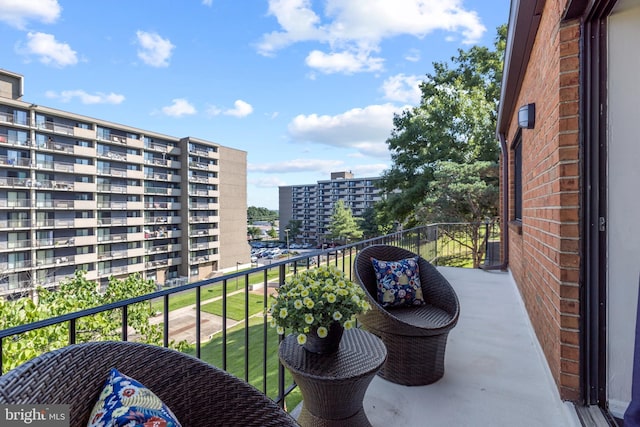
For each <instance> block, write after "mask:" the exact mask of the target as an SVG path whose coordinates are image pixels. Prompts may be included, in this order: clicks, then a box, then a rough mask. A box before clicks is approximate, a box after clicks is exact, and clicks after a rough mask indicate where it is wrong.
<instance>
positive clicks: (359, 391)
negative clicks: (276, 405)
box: [279, 329, 387, 427]
mask: <svg viewBox="0 0 640 427" xmlns="http://www.w3.org/2000/svg"><path fill="white" fill-rule="evenodd" d="M279 355H280V361H281V362H282V364H283V365H284V366H285V367H286V368H287V369H289V371H290V372H291V375H292V376H293V379H294V380H295V382H296V384H298V386H299V387H300V391H301V392H302V398H303V402H302V411H301V413H300V416H299V417H298V423H300V425H301V426H345V427H354V426H371V423H369V420H368V419H367V416H366V415H365V413H364V408H363V407H362V400H363V398H364V394H365V392H366V391H367V387H368V386H369V384H370V383H371V380H372V379H373V377H374V376H375V374H376V372H378V370H379V369H380V367H381V366H382V365H383V363H384V362H385V360H386V359H387V349H386V347H385V345H384V343H383V342H382V340H380V339H379V338H378V337H376V336H375V335H373V334H371V333H369V332H367V331H364V330H362V329H350V330H348V331H345V332H344V335H343V336H342V341H341V342H340V349H339V350H338V351H337V352H336V353H334V354H331V355H320V354H314V353H310V352H308V351H307V350H305V349H304V348H303V347H302V346H300V345H298V343H297V342H296V337H295V336H293V335H289V336H288V337H287V338H285V339H284V341H282V343H281V344H280V349H279Z"/></svg>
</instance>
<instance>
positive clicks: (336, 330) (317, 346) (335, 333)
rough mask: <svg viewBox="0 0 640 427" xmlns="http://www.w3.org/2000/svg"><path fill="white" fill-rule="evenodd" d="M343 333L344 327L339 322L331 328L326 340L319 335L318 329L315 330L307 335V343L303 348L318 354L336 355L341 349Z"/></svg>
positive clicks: (334, 323)
mask: <svg viewBox="0 0 640 427" xmlns="http://www.w3.org/2000/svg"><path fill="white" fill-rule="evenodd" d="M343 332H344V327H343V326H342V325H341V324H340V323H338V322H333V323H332V324H331V326H329V332H328V333H327V336H326V337H324V338H320V337H319V336H318V334H317V328H313V329H312V330H311V331H309V333H308V334H307V342H305V343H304V344H303V347H304V348H305V350H307V351H309V352H311V353H316V354H332V353H335V352H336V351H338V348H340V340H341V339H342V333H343Z"/></svg>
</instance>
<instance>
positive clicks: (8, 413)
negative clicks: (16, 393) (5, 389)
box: [0, 404, 69, 427]
mask: <svg viewBox="0 0 640 427" xmlns="http://www.w3.org/2000/svg"><path fill="white" fill-rule="evenodd" d="M0 426H2V427H17V426H21V427H24V426H30V427H69V405H28V404H24V405H1V404H0Z"/></svg>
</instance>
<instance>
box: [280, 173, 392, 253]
mask: <svg viewBox="0 0 640 427" xmlns="http://www.w3.org/2000/svg"><path fill="white" fill-rule="evenodd" d="M378 180H380V177H369V178H354V176H353V173H351V172H332V173H331V179H329V180H323V181H318V182H317V183H316V184H306V185H287V186H282V187H279V219H280V239H282V240H284V239H285V238H286V236H285V229H286V226H287V224H289V222H290V221H291V220H297V221H300V223H301V227H300V234H299V235H297V236H289V238H290V239H292V241H294V240H297V241H300V242H303V243H312V244H318V243H323V242H324V241H325V240H326V235H327V234H328V232H329V230H328V227H329V224H330V223H331V216H332V215H333V207H334V205H335V203H336V202H337V201H339V200H342V201H343V202H344V204H345V206H346V207H348V208H350V209H351V213H352V214H353V216H354V217H357V218H359V217H362V215H363V213H364V211H365V210H366V209H367V208H369V207H372V206H373V204H374V203H375V202H377V201H379V200H380V199H381V196H380V190H379V189H378V188H377V187H376V182H377V181H378Z"/></svg>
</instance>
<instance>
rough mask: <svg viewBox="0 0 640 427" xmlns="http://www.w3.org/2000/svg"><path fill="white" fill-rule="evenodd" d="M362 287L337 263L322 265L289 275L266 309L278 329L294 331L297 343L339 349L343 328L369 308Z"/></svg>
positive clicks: (317, 349) (324, 350) (321, 349)
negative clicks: (339, 267) (346, 274)
mask: <svg viewBox="0 0 640 427" xmlns="http://www.w3.org/2000/svg"><path fill="white" fill-rule="evenodd" d="M370 308H371V306H370V305H369V302H368V301H367V298H366V295H365V293H364V291H363V290H362V288H361V287H360V286H358V285H357V284H355V283H353V282H351V281H350V280H348V279H347V278H346V276H345V274H344V273H343V272H342V271H341V270H339V269H338V268H337V267H334V266H331V265H323V266H320V267H317V268H312V269H309V270H304V271H302V272H300V273H298V274H295V275H293V276H290V277H288V278H287V279H286V280H285V283H284V284H283V285H282V286H280V288H279V289H278V290H277V295H276V296H274V297H273V299H272V301H271V306H270V309H269V312H270V313H271V326H273V327H276V328H277V330H278V333H279V334H280V335H283V334H284V333H285V331H287V330H288V331H290V332H291V333H293V334H297V341H298V344H300V345H303V346H305V348H306V349H307V350H309V351H313V352H316V353H330V352H333V351H336V350H337V349H338V345H339V343H340V338H341V337H342V331H343V330H344V329H350V328H352V327H354V326H355V323H356V315H358V314H360V313H364V312H365V311H367V310H369V309H370Z"/></svg>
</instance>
